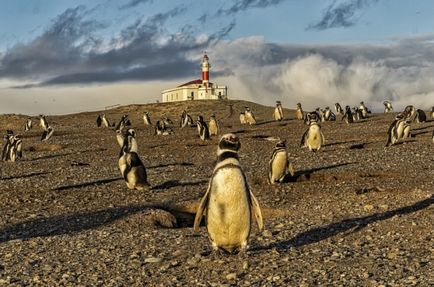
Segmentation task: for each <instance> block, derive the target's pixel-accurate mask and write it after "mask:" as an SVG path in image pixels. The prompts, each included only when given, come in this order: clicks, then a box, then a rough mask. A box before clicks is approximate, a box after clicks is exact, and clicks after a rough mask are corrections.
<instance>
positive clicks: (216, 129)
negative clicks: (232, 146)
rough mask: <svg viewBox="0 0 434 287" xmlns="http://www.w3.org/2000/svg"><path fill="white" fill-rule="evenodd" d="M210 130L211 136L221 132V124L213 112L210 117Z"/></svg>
mask: <svg viewBox="0 0 434 287" xmlns="http://www.w3.org/2000/svg"><path fill="white" fill-rule="evenodd" d="M208 130H209V135H210V136H216V135H218V134H219V125H218V123H217V120H216V118H215V114H212V115H211V116H210V118H209V123H208Z"/></svg>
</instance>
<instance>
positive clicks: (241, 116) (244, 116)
mask: <svg viewBox="0 0 434 287" xmlns="http://www.w3.org/2000/svg"><path fill="white" fill-rule="evenodd" d="M240 123H241V124H242V125H245V124H247V122H246V115H245V114H244V112H240Z"/></svg>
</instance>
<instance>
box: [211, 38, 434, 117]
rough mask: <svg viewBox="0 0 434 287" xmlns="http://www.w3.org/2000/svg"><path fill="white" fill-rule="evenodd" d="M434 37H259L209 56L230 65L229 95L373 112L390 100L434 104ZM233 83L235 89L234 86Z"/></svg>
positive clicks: (224, 44)
mask: <svg viewBox="0 0 434 287" xmlns="http://www.w3.org/2000/svg"><path fill="white" fill-rule="evenodd" d="M433 39H434V36H430V37H420V38H411V39H410V38H408V39H401V40H399V41H398V40H397V41H396V42H392V43H390V44H384V45H321V46H318V45H316V46H313V45H283V44H272V43H266V42H265V41H264V39H263V38H261V37H250V38H243V39H237V40H235V41H222V42H220V43H219V44H218V45H217V46H216V48H215V49H214V51H213V53H212V54H211V55H210V57H211V58H212V59H215V60H214V61H215V62H213V65H214V66H213V67H216V68H222V67H225V68H227V69H229V70H230V71H231V72H232V73H233V76H229V77H226V78H225V81H227V83H228V85H229V91H230V93H231V94H230V95H229V96H232V97H234V98H239V99H248V100H252V101H254V102H259V103H262V104H266V105H273V104H274V102H275V101H276V100H281V101H282V102H283V103H284V104H285V105H287V106H289V107H295V104H296V103H297V102H301V103H302V104H303V106H304V107H305V108H306V109H307V110H309V109H312V110H313V109H315V108H316V107H325V106H332V105H333V104H334V103H335V102H340V103H341V104H343V105H347V104H348V105H351V106H352V105H357V104H358V103H359V102H360V101H365V103H367V104H368V105H369V106H370V108H372V109H374V110H377V111H379V110H381V109H382V104H381V103H382V101H383V100H386V99H387V100H391V101H392V102H393V103H394V107H395V108H396V109H397V110H399V109H401V108H403V107H405V106H406V105H408V104H413V105H415V106H417V107H421V108H426V109H428V108H430V107H431V106H432V105H433V101H432V98H430V97H432V95H433V94H434V80H433V79H434V52H433V51H434V41H433ZM231 86H232V87H237V88H236V90H234V89H233V88H231Z"/></svg>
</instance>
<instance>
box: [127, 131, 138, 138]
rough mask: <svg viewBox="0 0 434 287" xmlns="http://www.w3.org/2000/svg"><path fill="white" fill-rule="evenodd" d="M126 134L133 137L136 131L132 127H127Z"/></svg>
mask: <svg viewBox="0 0 434 287" xmlns="http://www.w3.org/2000/svg"><path fill="white" fill-rule="evenodd" d="M127 134H128V136H132V137H133V138H135V137H136V131H135V130H134V129H128V130H127Z"/></svg>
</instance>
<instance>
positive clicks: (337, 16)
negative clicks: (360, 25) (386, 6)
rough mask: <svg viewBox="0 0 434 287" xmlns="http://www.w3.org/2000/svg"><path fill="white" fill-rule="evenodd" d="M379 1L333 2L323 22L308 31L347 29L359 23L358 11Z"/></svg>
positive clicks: (310, 27)
mask: <svg viewBox="0 0 434 287" xmlns="http://www.w3.org/2000/svg"><path fill="white" fill-rule="evenodd" d="M378 1H379V0H347V1H344V2H342V3H339V4H336V1H333V2H332V3H331V4H330V5H329V6H328V7H327V8H326V9H325V11H324V13H323V15H322V18H321V20H319V21H318V22H316V23H313V24H311V25H309V26H308V27H307V29H308V30H326V29H330V28H340V27H343V28H347V27H351V26H354V25H355V24H356V22H357V20H356V19H355V15H356V13H357V12H358V11H360V10H362V9H364V8H366V7H368V6H370V5H373V4H376V3H377V2H378Z"/></svg>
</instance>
